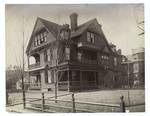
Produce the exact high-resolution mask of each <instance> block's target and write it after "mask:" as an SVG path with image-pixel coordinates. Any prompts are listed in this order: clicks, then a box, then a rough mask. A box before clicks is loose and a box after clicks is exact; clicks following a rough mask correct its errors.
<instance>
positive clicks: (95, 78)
mask: <svg viewBox="0 0 150 116" xmlns="http://www.w3.org/2000/svg"><path fill="white" fill-rule="evenodd" d="M94 78H95V85H97V84H96V70H95V71H94Z"/></svg>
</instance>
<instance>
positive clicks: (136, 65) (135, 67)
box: [133, 63, 139, 73]
mask: <svg viewBox="0 0 150 116" xmlns="http://www.w3.org/2000/svg"><path fill="white" fill-rule="evenodd" d="M133 69H134V70H133V72H134V73H138V72H139V64H138V63H134V64H133Z"/></svg>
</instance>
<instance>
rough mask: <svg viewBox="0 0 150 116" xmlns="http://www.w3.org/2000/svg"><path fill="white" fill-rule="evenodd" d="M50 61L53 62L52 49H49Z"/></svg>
mask: <svg viewBox="0 0 150 116" xmlns="http://www.w3.org/2000/svg"><path fill="white" fill-rule="evenodd" d="M50 60H51V61H52V60H53V50H52V48H50Z"/></svg>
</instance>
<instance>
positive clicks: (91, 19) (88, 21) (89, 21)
mask: <svg viewBox="0 0 150 116" xmlns="http://www.w3.org/2000/svg"><path fill="white" fill-rule="evenodd" d="M95 19H96V18H94V19H91V20H89V21H87V22H85V23H83V24H81V25H79V26H78V27H82V26H84V25H85V24H86V23H88V22H90V21H94V20H95Z"/></svg>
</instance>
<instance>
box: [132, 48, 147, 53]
mask: <svg viewBox="0 0 150 116" xmlns="http://www.w3.org/2000/svg"><path fill="white" fill-rule="evenodd" d="M142 52H145V48H143V47H142V46H140V47H139V48H136V49H132V54H137V53H142Z"/></svg>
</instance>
